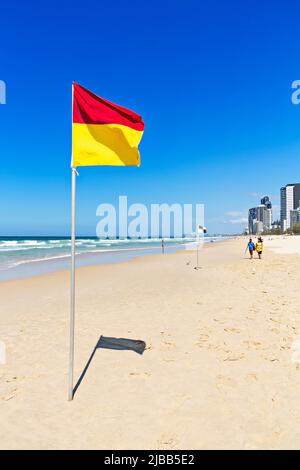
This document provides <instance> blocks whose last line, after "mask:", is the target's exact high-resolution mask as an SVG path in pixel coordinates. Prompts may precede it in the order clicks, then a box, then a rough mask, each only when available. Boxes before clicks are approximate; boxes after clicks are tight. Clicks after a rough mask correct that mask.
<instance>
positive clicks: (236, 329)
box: [224, 328, 241, 333]
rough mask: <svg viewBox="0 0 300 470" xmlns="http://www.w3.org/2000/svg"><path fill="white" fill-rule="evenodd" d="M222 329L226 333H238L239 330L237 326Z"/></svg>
mask: <svg viewBox="0 0 300 470" xmlns="http://www.w3.org/2000/svg"><path fill="white" fill-rule="evenodd" d="M224 331H226V332H227V333H240V332H241V330H239V329H238V328H224Z"/></svg>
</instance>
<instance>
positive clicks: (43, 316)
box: [0, 238, 300, 449]
mask: <svg viewBox="0 0 300 470" xmlns="http://www.w3.org/2000/svg"><path fill="white" fill-rule="evenodd" d="M291 240H292V239H291V238H288V239H286V240H283V239H282V240H280V241H279V239H278V240H277V241H276V243H277V245H278V243H279V244H281V245H280V246H281V249H280V253H281V254H278V253H277V252H276V253H273V252H272V251H271V250H270V249H268V244H269V245H270V246H271V247H272V248H273V249H274V246H275V242H274V241H272V240H270V243H269V241H268V240H266V242H265V247H266V250H265V253H264V258H263V260H261V261H259V260H256V259H255V260H253V261H250V260H248V259H246V257H244V255H243V253H244V248H245V240H244V239H240V240H232V241H228V242H224V243H222V244H212V245H210V246H207V247H205V248H204V249H203V251H202V252H201V265H202V269H200V270H198V271H196V270H194V269H193V266H194V262H195V253H194V252H186V251H185V252H180V253H176V254H170V255H164V256H163V255H160V256H149V257H144V258H137V259H135V260H133V261H131V262H128V263H123V264H115V265H110V266H97V267H95V266H93V267H85V268H81V269H79V270H78V276H77V293H78V295H77V322H76V370H75V376H76V378H78V377H79V376H80V374H81V372H82V371H83V369H84V367H85V365H86V363H87V361H88V359H89V356H90V354H91V353H92V351H93V349H94V346H95V344H96V343H97V341H98V339H99V336H100V335H104V336H113V337H123V338H132V339H141V340H144V341H145V342H146V343H147V349H146V351H145V352H144V354H143V355H142V356H141V355H138V354H136V353H134V352H132V351H115V350H108V349H98V350H97V351H96V353H95V355H94V357H93V359H92V361H91V363H90V366H89V368H88V370H87V372H86V374H85V376H84V378H83V380H82V382H81V384H80V386H79V388H78V390H77V393H76V395H75V398H74V401H73V402H68V401H67V373H66V372H67V369H68V309H69V292H68V288H69V275H68V273H67V272H60V273H55V274H48V275H44V276H40V277H36V278H32V279H26V280H19V281H9V282H2V283H0V296H1V297H0V298H1V313H0V332H1V333H0V340H3V341H4V342H5V343H6V347H7V364H6V365H4V366H0V420H1V426H0V448H1V449H14V448H17V449H32V448H33V449H74V448H76V449H87V448H97V449H141V448H144V449H229V448H234V449H237V448H238V449H263V448H268V449H281V448H286V449H299V448H300V398H299V397H300V370H299V368H297V365H296V364H295V363H293V362H292V360H291V356H292V349H291V347H292V345H293V342H294V341H295V340H297V339H299V338H300V307H299V286H300V272H299V265H300V255H295V254H283V253H284V247H286V251H287V252H289V249H288V248H287V247H288V244H289V243H291ZM299 240H300V238H299ZM293 243H294V242H293ZM272 244H273V245H274V246H272Z"/></svg>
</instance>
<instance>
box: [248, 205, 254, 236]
mask: <svg viewBox="0 0 300 470" xmlns="http://www.w3.org/2000/svg"><path fill="white" fill-rule="evenodd" d="M255 222H256V207H252V208H251V209H249V213H248V230H249V234H250V235H254V234H255V231H254V224H255Z"/></svg>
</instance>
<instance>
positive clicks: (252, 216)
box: [248, 196, 272, 235]
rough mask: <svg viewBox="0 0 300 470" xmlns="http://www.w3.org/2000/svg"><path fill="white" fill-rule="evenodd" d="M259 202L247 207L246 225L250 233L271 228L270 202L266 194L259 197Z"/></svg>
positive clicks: (257, 232) (258, 232)
mask: <svg viewBox="0 0 300 470" xmlns="http://www.w3.org/2000/svg"><path fill="white" fill-rule="evenodd" d="M260 202H261V204H260V205H259V206H257V207H252V208H251V209H249V213H248V227H249V233H250V234H251V235H259V234H260V233H262V232H266V231H269V230H272V203H271V201H270V198H269V197H268V196H264V197H263V198H262V199H261V201H260Z"/></svg>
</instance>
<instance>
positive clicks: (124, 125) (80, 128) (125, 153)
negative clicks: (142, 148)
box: [72, 83, 144, 168]
mask: <svg viewBox="0 0 300 470" xmlns="http://www.w3.org/2000/svg"><path fill="white" fill-rule="evenodd" d="M72 122H73V124H72V167H74V168H75V167H77V166H95V165H112V166H139V165H140V154H139V150H138V145H139V143H140V141H141V138H142V135H143V131H144V122H143V120H142V118H141V117H140V116H139V115H138V114H136V113H134V112H133V111H130V110H129V109H126V108H123V107H121V106H118V105H116V104H114V103H111V102H109V101H107V100H105V99H103V98H100V97H99V96H97V95H95V94H94V93H92V92H91V91H89V90H87V89H86V88H84V87H82V86H81V85H78V84H77V83H73V121H72Z"/></svg>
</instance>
